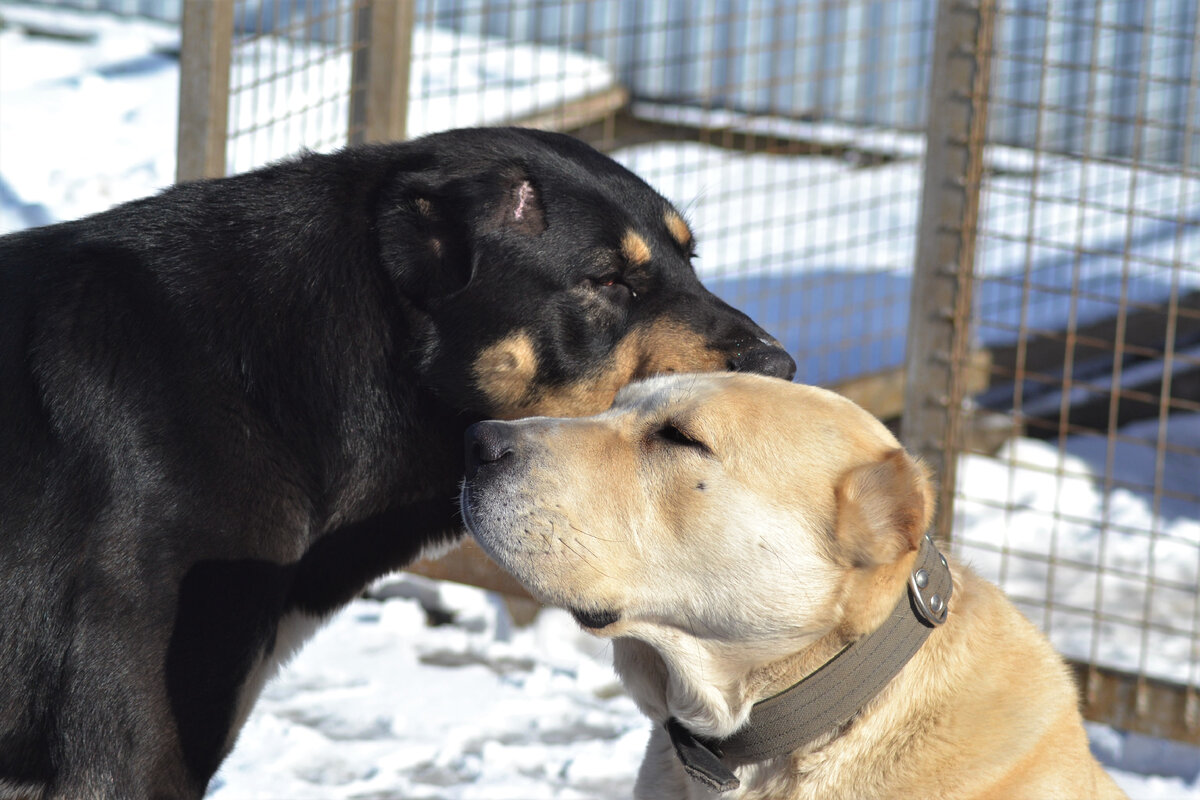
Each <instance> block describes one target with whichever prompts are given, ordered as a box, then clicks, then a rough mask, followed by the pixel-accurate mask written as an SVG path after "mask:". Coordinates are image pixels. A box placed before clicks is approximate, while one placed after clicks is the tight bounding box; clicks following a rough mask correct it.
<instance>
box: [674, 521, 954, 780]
mask: <svg viewBox="0 0 1200 800" xmlns="http://www.w3.org/2000/svg"><path fill="white" fill-rule="evenodd" d="M952 586H953V581H952V578H951V575H950V568H949V567H948V566H947V565H946V559H945V557H943V556H942V554H941V553H939V552H938V550H937V547H935V546H934V544H933V538H932V537H931V536H930V535H929V534H926V535H925V538H924V539H922V540H921V547H920V549H919V550H918V552H917V560H916V562H915V563H914V565H913V569H912V572H911V573H910V575H909V579H908V591H907V592H906V593H905V596H904V597H902V598H900V601H899V602H898V603H896V607H895V608H894V609H892V613H891V615H890V616H889V617H888V618H887V620H886V621H885V622H884V623H883V624H882V625H881V626H879V628H877V629H876V630H874V631H872V632H871V633H869V634H867V635H866V636H864V637H862V638H861V639H859V640H857V641H855V642H852V643H851V644H849V645H847V646H846V647H844V648H842V649H841V650H840V651H838V653H837V655H835V656H834V657H833V658H831V659H830V660H828V661H826V662H825V663H824V664H822V665H821V666H820V667H818V668H817V670H816V671H815V672H812V673H810V674H809V675H807V676H806V677H804V678H803V679H801V680H800V682H799V683H796V684H795V685H793V686H791V687H790V688H788V689H784V690H783V691H782V692H780V693H779V694H777V695H774V696H772V697H768V698H767V699H765V700H760V701H759V702H757V703H755V704H754V707H753V708H752V709H751V710H750V719H749V720H748V721H747V723H746V725H744V726H743V727H742V728H741V729H740V730H738V731H737V732H736V733H734V734H733V735H732V736H729V737H728V738H725V739H719V740H713V739H704V738H701V737H698V736H695V735H694V734H692V733H691V732H690V731H689V730H688V729H687V728H685V727H684V726H683V724H682V723H681V722H680V721H679V720H677V719H675V718H674V717H672V718H671V719H669V720H667V725H666V727H667V733H668V734H670V736H671V743H672V744H673V745H674V746H675V753H676V755H677V756H678V757H679V761H680V762H681V763H682V764H683V768H684V769H685V770H686V771H687V773H688V774H689V775H691V776H692V777H693V778H694V779H696V780H698V781H700V782H701V783H703V784H705V785H706V786H708V787H709V788H711V789H714V790H716V791H718V792H727V791H729V790H731V789H736V788H737V787H738V786H739V785H740V782H739V781H738V779H737V776H736V775H734V774H733V768H734V767H740V766H743V765H746V764H754V763H757V762H759V761H766V760H768V759H771V758H775V757H777V756H781V755H784V754H786V753H790V752H792V751H794V750H797V749H799V748H800V747H802V746H804V745H805V744H807V743H809V742H811V741H812V740H813V739H816V738H817V737H818V736H820V735H821V734H824V733H828V732H829V731H831V730H836V729H838V728H840V727H842V726H843V725H845V724H846V723H847V722H849V721H850V720H851V719H852V718H853V717H854V715H855V714H857V713H858V712H859V710H860V709H861V708H862V707H863V706H864V705H865V704H866V703H867V702H868V701H870V700H871V698H873V697H875V695H877V694H879V692H880V691H881V690H882V689H883V687H884V686H886V685H887V684H888V682H889V681H891V680H892V678H894V677H896V674H897V673H899V672H900V670H901V669H902V668H903V667H904V665H905V664H907V663H908V661H909V659H911V658H912V657H913V655H915V654H916V652H917V650H919V649H920V648H921V645H922V644H923V643H924V642H925V639H926V637H928V636H929V632H930V631H931V630H933V629H934V628H936V627H937V626H939V625H941V624H942V623H943V622H945V621H946V616H947V615H948V614H949V611H950V593H951V591H952Z"/></svg>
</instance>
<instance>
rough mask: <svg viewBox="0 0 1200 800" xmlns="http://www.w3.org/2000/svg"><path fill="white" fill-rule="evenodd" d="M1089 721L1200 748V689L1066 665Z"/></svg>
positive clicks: (1090, 666) (1083, 665)
mask: <svg viewBox="0 0 1200 800" xmlns="http://www.w3.org/2000/svg"><path fill="white" fill-rule="evenodd" d="M1067 663H1068V665H1069V666H1070V667H1071V670H1072V672H1074V673H1075V680H1076V683H1077V684H1078V686H1079V689H1080V694H1081V695H1082V699H1083V704H1082V708H1081V710H1082V711H1083V716H1084V717H1086V718H1087V719H1091V720H1095V721H1097V722H1103V723H1104V724H1106V725H1112V726H1113V727H1115V728H1119V729H1121V730H1125V731H1136V732H1138V733H1144V734H1146V735H1147V736H1154V737H1157V738H1160V739H1174V740H1175V741H1178V742H1187V743H1188V744H1193V745H1197V746H1200V689H1197V687H1195V686H1184V685H1180V684H1176V683H1169V682H1167V681H1160V680H1156V679H1154V678H1147V677H1145V676H1139V675H1135V674H1132V673H1128V672H1121V671H1118V670H1115V669H1108V668H1107V667H1099V666H1096V665H1094V664H1086V663H1083V662H1080V661H1068V662H1067Z"/></svg>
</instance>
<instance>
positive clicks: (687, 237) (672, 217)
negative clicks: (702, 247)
mask: <svg viewBox="0 0 1200 800" xmlns="http://www.w3.org/2000/svg"><path fill="white" fill-rule="evenodd" d="M663 221H664V222H666V223H667V231H669V232H670V234H671V237H672V238H674V239H675V241H677V242H679V245H680V247H689V246H690V245H691V243H692V231H691V229H690V228H688V226H687V223H686V222H684V221H683V217H681V216H679V215H678V214H676V213H675V212H674V211H668V212H667V213H666V215H665V216H664V217H663Z"/></svg>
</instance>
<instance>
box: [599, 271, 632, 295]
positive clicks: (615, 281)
mask: <svg viewBox="0 0 1200 800" xmlns="http://www.w3.org/2000/svg"><path fill="white" fill-rule="evenodd" d="M587 283H588V284H589V285H591V286H593V287H594V288H596V289H597V290H599V291H602V292H605V293H606V294H608V295H609V296H610V297H614V298H616V297H637V292H635V291H634V290H633V288H632V287H630V285H629V284H628V283H626V282H625V279H624V278H622V277H621V276H620V275H619V274H617V273H612V274H609V275H605V276H603V277H601V278H588V279H587Z"/></svg>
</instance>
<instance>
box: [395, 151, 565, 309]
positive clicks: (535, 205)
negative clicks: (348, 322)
mask: <svg viewBox="0 0 1200 800" xmlns="http://www.w3.org/2000/svg"><path fill="white" fill-rule="evenodd" d="M545 229H546V211H545V207H544V205H543V204H542V196H541V192H540V191H539V190H538V188H537V187H536V185H535V184H534V182H533V181H532V180H531V179H530V178H529V176H528V174H527V173H526V171H525V170H524V169H523V168H522V167H521V166H519V165H516V164H507V165H504V166H500V167H498V168H494V169H490V170H487V171H484V172H476V173H473V174H467V175H463V174H458V175H449V176H447V175H445V174H442V173H439V172H436V171H434V170H429V171H425V172H423V173H418V174H410V175H407V176H405V178H404V179H403V180H398V181H396V182H394V183H393V184H392V185H391V186H390V187H388V189H387V190H386V191H385V192H384V195H383V197H382V210H381V213H380V216H379V237H380V252H381V256H382V258H383V261H384V264H385V266H386V268H387V270H388V272H389V273H390V275H391V277H392V280H393V281H395V284H396V286H397V288H398V289H399V290H400V292H401V293H402V294H403V295H404V296H405V297H406V298H408V299H409V300H410V301H411V302H413V303H415V304H416V305H417V307H419V308H423V307H424V306H425V304H426V303H427V302H428V301H429V300H430V299H432V298H434V297H439V296H445V295H447V294H451V293H453V292H455V291H458V290H459V289H462V288H463V287H464V286H466V285H467V284H468V283H470V281H471V278H472V275H473V273H474V267H475V261H476V254H477V250H478V249H479V248H480V247H481V246H482V245H481V242H480V240H481V239H482V238H483V237H485V236H488V235H491V234H495V233H499V232H502V231H512V232H515V233H518V234H521V235H523V236H537V235H539V234H541V233H542V231H544V230H545Z"/></svg>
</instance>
